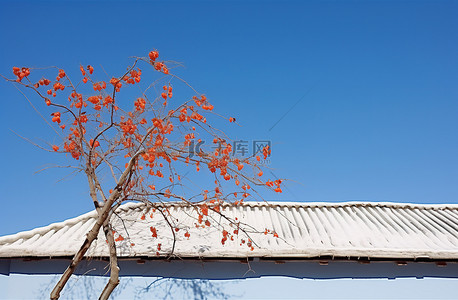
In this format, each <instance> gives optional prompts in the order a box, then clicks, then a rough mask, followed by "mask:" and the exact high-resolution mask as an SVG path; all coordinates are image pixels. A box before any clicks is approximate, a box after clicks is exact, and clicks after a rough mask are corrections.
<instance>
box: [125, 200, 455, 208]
mask: <svg viewBox="0 0 458 300" xmlns="http://www.w3.org/2000/svg"><path fill="white" fill-rule="evenodd" d="M157 205H160V206H189V204H188V203H186V202H158V203H157ZM196 205H199V203H196ZM221 205H223V206H229V205H233V204H232V203H229V202H224V203H222V204H221ZM142 206H148V204H146V203H143V202H129V203H125V204H123V205H121V206H120V207H119V208H118V209H122V210H127V209H133V208H137V207H142ZM239 206H250V207H274V206H275V207H348V206H353V207H390V208H412V209H415V208H418V209H433V210H443V209H458V204H422V203H402V202H369V201H345V202H280V201H244V202H243V203H242V204H239Z"/></svg>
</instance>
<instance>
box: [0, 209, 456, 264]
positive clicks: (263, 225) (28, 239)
mask: <svg viewBox="0 0 458 300" xmlns="http://www.w3.org/2000/svg"><path fill="white" fill-rule="evenodd" d="M166 207H167V209H168V212H167V214H166V215H167V217H168V220H169V222H171V223H173V224H174V226H176V227H179V228H180V230H179V231H178V232H174V233H175V235H176V244H175V250H174V254H175V255H177V256H179V257H194V258H195V257H201V258H210V257H211V258H245V257H275V258H314V257H322V256H331V257H364V258H381V259H418V258H429V259H439V260H457V259H458V206H457V205H421V204H396V203H361V202H347V203H250V202H248V203H245V204H243V205H240V206H237V207H234V206H229V205H223V206H222V212H223V213H224V214H225V215H227V216H228V217H230V218H233V219H235V218H237V221H240V222H241V223H242V224H243V223H245V224H247V225H246V226H245V228H246V229H247V232H248V234H249V236H250V238H251V240H252V241H253V244H254V245H253V250H251V249H250V248H249V247H247V245H246V244H247V243H246V242H245V243H242V239H244V240H245V241H247V237H246V236H245V235H244V234H242V233H239V234H238V235H236V234H233V238H234V240H231V239H228V240H227V241H226V242H225V243H224V245H223V244H222V243H221V239H222V237H223V234H222V230H223V228H224V229H226V230H227V231H229V232H231V233H233V230H234V229H236V228H235V227H234V225H230V224H229V223H228V221H227V220H225V219H224V218H222V217H221V216H219V215H218V214H216V213H214V212H211V211H210V212H209V216H208V217H209V221H210V222H211V226H209V227H208V226H206V227H205V228H196V224H197V225H200V224H199V223H198V214H197V212H196V210H195V209H194V208H193V207H191V206H188V205H183V204H170V205H167V206H166ZM168 213H169V214H168ZM143 215H145V218H144V220H143V219H142V216H143ZM96 216H97V214H96V212H95V211H93V212H90V213H87V214H84V215H81V216H79V217H77V218H74V219H69V220H67V221H64V222H60V223H54V224H51V225H49V226H46V227H41V228H37V229H34V230H31V231H25V232H20V233H17V234H14V235H9V236H4V237H0V258H8V257H57V256H72V255H73V254H74V253H75V252H76V251H77V250H78V249H79V247H80V246H81V243H82V242H83V240H84V238H85V234H86V233H87V232H88V231H89V230H90V228H91V227H92V225H93V224H94V222H95V218H96ZM112 223H113V226H114V229H115V230H116V234H115V238H116V237H118V236H119V235H121V236H122V237H123V238H124V240H122V241H118V242H117V250H118V253H119V255H120V256H121V257H155V256H157V245H158V243H160V244H161V250H160V251H159V255H160V256H166V255H168V254H169V253H170V251H171V249H172V245H173V233H172V231H171V229H170V227H169V226H168V224H167V222H166V221H165V220H164V217H163V215H162V214H161V213H159V212H158V211H155V212H153V211H152V210H151V209H150V208H148V207H147V206H146V205H144V204H142V203H135V204H134V203H128V204H124V205H122V206H120V207H119V208H118V210H117V212H116V214H115V215H113V217H112ZM218 223H220V224H222V226H220V225H217V224H218ZM150 227H155V228H156V230H157V235H158V238H154V237H152V234H151V231H150ZM229 229H230V230H229ZM266 229H268V230H271V232H276V233H277V234H278V236H279V237H278V238H277V237H275V236H274V235H273V234H272V233H271V232H270V233H268V234H267V235H266V234H264V232H265V230H266ZM185 232H189V234H190V237H189V239H188V238H186V237H185V236H184V233H185ZM88 256H108V249H107V246H106V241H105V237H104V236H103V233H102V232H101V233H100V234H99V238H98V239H97V241H96V242H95V243H94V244H93V245H92V246H91V248H90V250H89V251H88Z"/></svg>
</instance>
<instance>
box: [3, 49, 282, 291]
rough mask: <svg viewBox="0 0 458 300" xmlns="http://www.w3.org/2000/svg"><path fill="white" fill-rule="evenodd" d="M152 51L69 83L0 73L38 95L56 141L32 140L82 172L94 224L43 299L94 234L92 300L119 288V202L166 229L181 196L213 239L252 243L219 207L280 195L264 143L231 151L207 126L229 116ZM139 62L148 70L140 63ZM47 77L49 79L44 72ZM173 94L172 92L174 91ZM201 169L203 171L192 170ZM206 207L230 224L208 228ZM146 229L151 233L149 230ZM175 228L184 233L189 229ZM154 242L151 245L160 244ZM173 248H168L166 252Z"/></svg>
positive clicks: (86, 70)
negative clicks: (96, 265) (112, 70)
mask: <svg viewBox="0 0 458 300" xmlns="http://www.w3.org/2000/svg"><path fill="white" fill-rule="evenodd" d="M158 57H159V53H158V52H157V51H151V52H150V53H149V54H148V57H134V58H133V62H132V64H131V65H130V66H129V67H128V68H127V70H126V71H125V72H124V73H123V74H121V75H120V76H118V77H111V78H106V79H105V80H101V79H100V78H97V73H96V72H95V71H94V68H93V67H92V66H91V65H88V66H87V67H83V66H80V72H81V76H80V78H78V79H71V78H70V76H69V75H68V74H67V73H66V72H65V71H64V70H62V69H59V68H57V67H50V68H47V69H33V68H26V67H23V68H17V67H14V68H13V74H14V75H15V78H7V77H5V76H3V78H5V79H6V80H7V81H10V82H12V83H14V84H17V85H19V86H20V87H21V88H25V89H30V90H31V91H33V92H34V94H36V95H37V96H38V98H39V99H40V98H41V99H42V101H43V105H42V107H39V108H38V109H37V110H38V111H42V110H43V109H49V110H50V115H51V117H50V120H49V119H48V118H44V119H45V121H46V122H47V123H48V124H49V125H50V126H51V127H52V128H53V130H54V131H55V133H56V135H57V136H59V137H60V138H61V143H60V144H57V145H38V146H39V147H41V148H42V149H45V150H48V151H53V152H56V153H60V154H62V155H66V156H68V157H69V158H70V160H72V161H73V166H74V167H76V168H77V169H78V170H79V171H81V172H84V173H85V174H86V177H87V182H88V186H89V195H90V199H91V201H92V203H93V204H94V207H95V209H96V211H97V213H98V217H97V220H96V222H95V224H94V226H93V227H92V228H91V230H90V231H89V232H88V233H87V236H86V239H85V241H84V242H83V244H82V245H81V247H80V249H79V251H78V252H77V253H75V255H74V257H73V259H72V261H71V263H70V265H69V266H68V268H67V269H66V271H65V272H64V273H63V274H62V276H61V278H60V280H59V281H58V282H57V284H56V285H55V287H54V289H53V291H52V292H51V295H50V297H51V299H58V298H59V296H60V293H61V292H62V289H63V288H64V286H65V285H66V283H67V282H68V280H69V279H70V277H71V275H72V274H73V273H74V271H75V268H76V267H77V266H78V264H79V263H80V261H81V260H82V259H83V258H84V257H85V254H86V252H87V250H88V249H89V247H90V246H91V244H92V243H93V241H94V240H95V239H96V238H97V236H98V234H99V231H100V230H103V232H104V234H105V237H106V240H107V247H108V249H109V253H110V263H109V266H110V267H109V269H110V278H109V280H108V282H107V284H106V286H105V288H104V289H103V291H102V292H101V294H100V299H107V298H108V297H109V295H110V294H111V293H112V292H113V290H114V289H115V288H116V286H117V285H118V284H119V267H118V262H117V259H118V257H117V252H116V247H117V242H119V241H121V240H122V239H124V238H123V237H122V236H118V237H116V238H115V236H114V234H113V231H112V226H111V216H112V215H113V214H114V212H115V210H116V208H117V207H119V206H120V205H121V204H122V203H124V202H126V201H137V202H143V203H145V204H146V205H147V206H148V207H150V208H152V209H157V210H158V211H160V212H162V213H163V217H164V219H165V220H166V221H167V222H168V225H169V226H170V228H171V229H172V232H175V231H174V230H173V229H174V227H175V225H174V223H173V222H170V217H169V216H168V215H167V213H164V209H166V208H164V205H163V204H164V203H167V202H170V201H181V202H184V203H186V204H187V205H189V206H191V207H193V209H194V210H195V212H196V213H197V215H198V222H199V224H202V225H201V226H202V227H205V226H218V225H220V226H219V228H220V230H221V234H222V239H221V243H223V244H224V243H225V242H226V241H227V240H228V239H231V238H233V235H239V234H244V235H246V236H247V241H248V242H247V243H246V244H245V245H247V246H248V247H250V248H251V249H253V247H254V245H253V244H252V242H251V241H250V238H249V232H248V231H247V230H246V227H245V225H246V224H241V223H240V222H239V221H238V220H237V219H231V218H229V217H228V216H226V215H225V214H224V213H223V212H222V210H221V206H222V205H223V204H224V205H228V204H229V205H240V204H241V203H242V202H243V201H244V200H245V199H247V198H250V197H251V198H252V197H257V196H256V195H258V192H257V188H268V189H271V190H273V191H275V192H281V187H280V186H281V183H282V180H281V179H277V180H274V181H272V180H267V179H264V177H263V171H262V168H263V164H262V161H263V160H265V159H266V158H267V156H268V155H269V154H270V149H269V147H268V146H266V147H264V148H263V149H261V150H260V151H259V152H258V153H254V154H253V155H251V156H249V157H244V158H238V157H235V156H232V155H231V153H232V152H233V150H234V149H233V147H232V143H231V141H230V140H229V138H228V137H227V136H226V135H225V134H224V133H223V132H222V131H220V130H218V129H216V128H214V127H213V126H212V125H211V123H212V122H213V121H215V120H216V118H221V119H226V120H227V121H228V122H229V123H235V119H234V118H233V117H230V118H224V117H222V116H219V115H217V114H216V113H214V112H213V105H212V104H211V103H210V101H209V99H207V97H206V96H205V95H203V94H200V93H198V92H197V91H196V90H194V89H193V88H192V87H191V85H189V84H188V83H187V82H186V81H184V80H182V79H181V78H180V77H178V76H177V75H176V74H173V73H172V70H173V69H174V68H175V67H177V66H179V64H178V63H175V62H172V61H159V60H158ZM141 64H143V65H145V66H146V67H147V68H146V69H140V67H139V66H140V65H141ZM53 73H54V74H55V75H54V76H56V77H55V80H50V79H47V78H46V77H44V76H48V77H49V75H50V74H53ZM35 74H36V75H35ZM35 76H36V78H34V79H33V78H32V77H35ZM99 76H105V75H99ZM145 77H146V78H148V82H147V83H146V84H144V80H143V78H145ZM133 86H137V87H138V88H139V89H136V90H134V88H133ZM185 88H186V89H187V91H186V89H185ZM177 90H178V91H179V94H180V97H176V96H175V95H174V94H175V93H176V91H177ZM187 93H192V96H191V95H189V96H187V95H186V94H187ZM176 98H180V99H181V100H177V99H176ZM129 99H134V100H129ZM50 121H51V122H50ZM207 141H209V143H207V145H205V142H207ZM208 144H210V145H208ZM201 168H202V169H206V171H204V170H202V171H201ZM202 172H206V173H207V176H202V175H199V174H200V173H202ZM208 175H211V176H208ZM108 177H109V178H111V179H106V178H108ZM193 178H200V179H199V184H185V183H184V182H187V183H192V182H193ZM102 179H103V180H102ZM204 179H206V181H207V182H206V181H205V180H204ZM209 211H210V212H212V213H216V214H218V215H219V216H220V217H221V219H224V220H225V222H227V223H228V224H230V225H231V227H232V228H234V227H235V228H236V229H235V230H227V228H224V226H221V224H218V222H217V223H216V224H215V222H214V220H213V219H212V220H210V218H209ZM227 223H226V224H227ZM151 231H152V232H153V235H154V234H156V233H155V232H154V228H152V229H151ZM266 233H267V232H266ZM268 233H269V234H273V235H276V233H275V232H271V231H268ZM177 234H178V232H177ZM179 234H184V235H185V236H186V235H188V236H189V233H188V232H184V233H183V232H182V231H181V232H180V233H179ZM174 237H175V233H174ZM157 246H158V251H159V250H160V249H159V248H160V244H158V245H157ZM173 250H174V247H172V249H171V251H170V253H169V255H172V254H173Z"/></svg>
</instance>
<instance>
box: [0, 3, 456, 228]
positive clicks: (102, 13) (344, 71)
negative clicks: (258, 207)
mask: <svg viewBox="0 0 458 300" xmlns="http://www.w3.org/2000/svg"><path fill="white" fill-rule="evenodd" d="M0 5H1V9H0V40H1V42H2V47H0V57H1V59H0V73H2V74H11V68H12V66H35V67H43V66H49V65H57V66H59V67H62V68H65V69H66V70H70V69H75V70H77V68H78V66H79V64H80V63H82V64H93V65H94V66H100V65H101V66H103V67H104V68H105V69H106V70H107V71H108V72H110V71H111V72H113V74H117V73H115V72H121V71H122V70H124V68H125V66H126V65H127V64H128V63H129V60H128V57H129V56H132V55H138V56H142V55H145V54H146V53H147V52H148V51H150V50H151V49H153V48H157V49H158V50H159V51H160V54H161V56H162V57H165V58H167V59H173V60H176V61H180V62H183V63H184V64H185V68H183V69H181V70H179V71H177V72H178V73H179V74H180V75H181V76H182V77H184V78H186V79H187V80H188V81H189V82H190V83H191V84H192V85H193V86H194V87H195V88H196V89H198V90H199V91H200V92H202V93H205V94H207V95H208V96H209V98H211V99H212V102H213V103H214V105H215V107H216V111H217V112H219V113H221V114H225V115H230V116H234V117H236V118H237V121H238V122H239V123H240V124H242V125H243V127H241V128H236V127H229V126H228V127H227V128H223V129H224V130H225V131H226V133H228V134H229V135H231V136H232V137H233V138H234V139H244V140H249V141H252V140H270V141H272V143H273V147H272V158H271V167H273V168H274V173H275V174H276V175H277V176H278V177H284V178H288V179H290V180H291V181H290V182H288V183H287V189H286V190H285V192H284V193H283V194H282V195H281V197H278V194H271V195H270V199H272V200H290V201H349V200H361V201H390V202H414V203H458V184H457V181H458V155H457V153H458V135H457V132H458V84H457V83H458V50H457V49H458V18H456V15H457V11H458V2H456V1H339V2H337V1H308V2H305V1H303V2H300V1H297V2H295V1H287V2H274V1H269V2H261V1H229V2H220V1H201V2H178V1H162V2H146V1H145V2H136V1H129V2H127V1H126V2H124V1H101V2H90V1H84V2H76V1H60V2H52V1H47V2H28V1H14V2H13V1H10V2H6V1H2V2H1V3H0ZM0 96H1V103H2V109H1V110H0V139H1V140H2V148H1V154H2V155H1V158H0V159H1V161H0V163H1V166H2V180H1V183H0V188H1V190H2V194H1V201H2V203H3V207H4V209H2V210H1V211H0V235H5V234H11V233H15V232H18V231H22V230H26V229H31V228H34V227H38V226H43V225H46V224H49V223H51V222H55V221H61V220H64V219H67V218H70V217H74V216H77V215H79V214H81V213H84V212H87V211H89V210H91V209H92V204H91V202H90V201H89V200H88V192H87V190H88V188H87V186H86V181H85V180H84V177H82V176H80V175H77V176H75V177H72V176H70V178H67V177H66V174H68V172H67V171H63V170H54V171H48V172H44V173H39V174H34V172H36V171H37V170H40V169H41V168H42V167H43V166H46V165H49V164H53V163H59V164H64V162H63V160H62V158H61V157H60V158H59V157H56V155H53V154H49V153H46V152H43V151H40V150H37V149H35V148H34V146H32V145H30V144H28V143H27V142H24V141H23V140H21V139H20V138H18V137H17V136H16V135H15V134H13V133H12V131H11V130H14V131H15V132H17V133H18V134H20V135H22V136H25V137H27V138H31V139H33V140H35V141H40V139H44V140H48V141H54V140H55V139H56V137H55V136H54V135H53V132H52V131H51V130H50V129H49V128H48V127H46V125H45V124H44V123H43V121H42V120H41V119H40V118H39V117H38V116H37V114H36V113H35V112H34V111H33V109H32V108H31V107H30V105H29V104H28V103H27V101H26V100H25V99H24V97H23V96H22V95H21V94H20V93H19V92H18V91H17V90H16V89H15V88H14V87H13V86H12V85H11V84H8V83H6V82H3V81H0ZM32 100H33V98H32ZM35 100H36V99H35ZM39 103H40V104H41V102H39ZM277 122H278V123H277ZM275 124H276V125H275ZM274 125H275V126H274ZM224 126H227V124H226V125H224ZM272 126H274V127H273V128H272ZM61 179H64V180H61Z"/></svg>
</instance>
